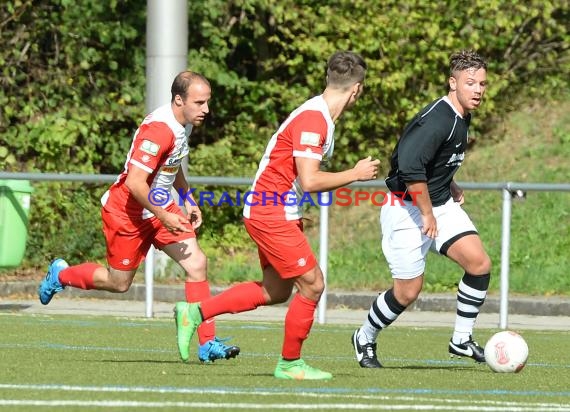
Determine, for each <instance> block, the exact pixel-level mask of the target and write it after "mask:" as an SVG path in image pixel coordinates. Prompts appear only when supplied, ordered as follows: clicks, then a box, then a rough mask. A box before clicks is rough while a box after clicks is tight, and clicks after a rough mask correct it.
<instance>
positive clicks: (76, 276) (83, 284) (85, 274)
mask: <svg viewBox="0 0 570 412" xmlns="http://www.w3.org/2000/svg"><path fill="white" fill-rule="evenodd" d="M101 267H103V266H101V265H98V264H97V263H82V264H80V265H75V266H70V267H68V268H67V269H63V270H62V271H61V272H59V281H60V283H61V284H62V285H63V286H73V287H74V288H79V289H95V285H94V284H93V274H94V273H95V270H96V269H99V268H101Z"/></svg>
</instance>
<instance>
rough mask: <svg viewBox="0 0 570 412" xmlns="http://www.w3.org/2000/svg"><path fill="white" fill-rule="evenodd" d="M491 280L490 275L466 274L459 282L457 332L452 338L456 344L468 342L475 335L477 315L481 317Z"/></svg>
mask: <svg viewBox="0 0 570 412" xmlns="http://www.w3.org/2000/svg"><path fill="white" fill-rule="evenodd" d="M490 279H491V275H490V274H489V273H487V274H485V275H481V276H475V275H471V274H469V273H467V272H465V274H464V275H463V278H462V279H461V281H460V282H459V287H458V290H457V314H456V317H455V330H454V331H453V337H452V340H453V342H454V343H458V344H459V343H463V342H466V341H468V340H469V337H470V336H471V335H472V334H473V327H474V326H475V321H476V320H477V315H479V310H480V309H481V306H482V305H483V302H485V297H486V296H487V289H488V288H489V280H490Z"/></svg>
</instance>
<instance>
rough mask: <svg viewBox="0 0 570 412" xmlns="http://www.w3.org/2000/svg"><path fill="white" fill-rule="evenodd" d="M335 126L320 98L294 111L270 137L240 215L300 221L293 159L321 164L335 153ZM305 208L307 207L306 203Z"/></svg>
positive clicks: (257, 218)
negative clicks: (297, 158) (303, 159)
mask: <svg viewBox="0 0 570 412" xmlns="http://www.w3.org/2000/svg"><path fill="white" fill-rule="evenodd" d="M334 128H335V126H334V122H333V120H332V118H331V115H330V112H329V108H328V106H327V104H326V102H325V100H324V98H323V96H322V95H319V96H315V97H313V98H311V99H309V100H307V101H306V102H305V103H303V104H302V105H301V106H299V107H298V108H297V109H295V110H294V111H293V112H292V113H291V114H290V115H289V117H288V118H287V120H285V122H283V123H282V124H281V126H280V127H279V129H278V130H277V132H275V134H274V135H273V136H272V137H271V140H270V141H269V143H268V145H267V147H266V149H265V153H264V154H263V157H262V159H261V162H260V163H259V168H258V170H257V174H256V175H255V179H254V182H253V185H252V187H251V191H250V192H249V193H248V194H247V196H246V198H245V201H244V203H245V206H244V209H243V215H244V217H246V218H249V219H256V220H297V219H300V218H301V217H302V205H301V206H299V201H300V200H301V199H302V198H303V193H304V192H303V189H302V188H301V186H300V185H299V184H298V182H297V177H298V173H297V167H296V165H295V158H296V157H306V158H311V159H317V160H319V161H323V158H325V159H328V158H330V157H331V156H332V153H333V149H334V136H333V134H334ZM305 204H306V203H305Z"/></svg>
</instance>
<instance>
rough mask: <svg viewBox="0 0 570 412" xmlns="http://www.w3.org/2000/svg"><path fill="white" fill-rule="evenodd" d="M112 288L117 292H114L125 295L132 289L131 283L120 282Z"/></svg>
mask: <svg viewBox="0 0 570 412" xmlns="http://www.w3.org/2000/svg"><path fill="white" fill-rule="evenodd" d="M111 287H114V289H115V290H113V292H116V293H125V292H128V290H129V289H130V288H131V282H124V281H120V282H117V283H115V284H113V285H112V286H111Z"/></svg>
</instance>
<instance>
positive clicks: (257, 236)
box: [243, 218, 317, 279]
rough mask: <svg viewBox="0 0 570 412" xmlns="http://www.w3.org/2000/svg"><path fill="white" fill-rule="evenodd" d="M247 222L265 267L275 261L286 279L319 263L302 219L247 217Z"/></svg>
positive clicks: (276, 267) (246, 226)
mask: <svg viewBox="0 0 570 412" xmlns="http://www.w3.org/2000/svg"><path fill="white" fill-rule="evenodd" d="M243 223H244V224H245V228H246V230H247V233H249V236H250V237H251V238H252V239H253V241H254V242H255V243H256V244H257V251H258V253H259V262H260V263H261V267H262V268H265V267H266V266H268V265H271V266H273V268H274V269H275V270H276V271H277V273H279V276H280V277H281V278H282V279H289V278H295V277H297V276H301V275H303V274H305V273H307V272H308V271H309V270H311V269H313V268H314V267H315V266H317V260H316V259H315V255H314V254H313V250H312V249H311V245H309V242H308V241H307V238H306V237H305V235H304V234H303V222H302V221H301V220H291V221H281V220H276V221H261V220H251V219H247V218H244V219H243Z"/></svg>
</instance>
